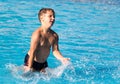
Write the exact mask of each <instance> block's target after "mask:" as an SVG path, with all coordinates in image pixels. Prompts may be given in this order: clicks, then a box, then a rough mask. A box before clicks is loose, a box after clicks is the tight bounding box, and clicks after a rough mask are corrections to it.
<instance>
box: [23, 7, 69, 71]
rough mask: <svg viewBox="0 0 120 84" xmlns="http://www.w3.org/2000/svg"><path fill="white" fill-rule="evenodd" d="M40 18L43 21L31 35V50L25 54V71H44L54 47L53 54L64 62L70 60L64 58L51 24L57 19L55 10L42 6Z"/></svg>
mask: <svg viewBox="0 0 120 84" xmlns="http://www.w3.org/2000/svg"><path fill="white" fill-rule="evenodd" d="M38 18H39V20H40V22H41V27H39V28H38V29H37V30H36V31H35V32H33V34H32V37H31V44H30V50H29V51H28V54H27V55H26V56H25V60H24V62H25V71H30V70H32V71H44V69H45V68H46V67H48V64H47V58H48V56H49V54H50V48H51V47H52V52H53V55H54V56H55V57H56V58H57V59H58V60H60V61H61V62H62V63H66V62H68V60H69V58H64V57H63V56H62V55H61V53H60V51H59V47H58V39H59V38H58V35H57V33H55V32H54V31H53V30H52V29H51V26H52V25H53V24H54V21H55V12H54V10H53V9H51V8H42V9H41V10H40V11H39V13H38Z"/></svg>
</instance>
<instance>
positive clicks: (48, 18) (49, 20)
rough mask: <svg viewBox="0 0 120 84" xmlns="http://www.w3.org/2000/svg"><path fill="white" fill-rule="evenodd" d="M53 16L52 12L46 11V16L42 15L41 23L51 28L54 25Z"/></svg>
mask: <svg viewBox="0 0 120 84" xmlns="http://www.w3.org/2000/svg"><path fill="white" fill-rule="evenodd" d="M54 21H55V16H54V14H53V12H52V11H47V13H46V14H43V15H42V18H41V22H42V23H43V24H45V25H46V26H48V27H51V26H52V25H53V24H54Z"/></svg>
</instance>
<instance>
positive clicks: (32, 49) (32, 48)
mask: <svg viewBox="0 0 120 84" xmlns="http://www.w3.org/2000/svg"><path fill="white" fill-rule="evenodd" d="M38 40H39V32H34V33H33V35H32V37H31V44H30V57H29V60H28V68H30V69H31V68H32V64H33V60H34V52H35V50H36V48H37V45H38Z"/></svg>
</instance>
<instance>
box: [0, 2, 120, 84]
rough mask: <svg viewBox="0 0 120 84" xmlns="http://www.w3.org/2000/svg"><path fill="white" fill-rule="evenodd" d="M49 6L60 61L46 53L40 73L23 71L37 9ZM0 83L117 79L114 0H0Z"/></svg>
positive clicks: (86, 83) (118, 7)
mask: <svg viewBox="0 0 120 84" xmlns="http://www.w3.org/2000/svg"><path fill="white" fill-rule="evenodd" d="M43 7H50V8H53V9H54V10H55V12H56V22H55V24H54V26H53V27H52V29H53V30H54V31H56V32H57V33H58V35H59V38H60V39H59V47H60V51H61V53H62V54H63V56H65V57H69V58H71V62H70V63H68V64H66V65H62V64H61V63H60V62H59V61H58V60H56V59H55V57H54V56H53V55H52V53H51V54H50V56H49V58H48V64H49V68H47V69H46V71H47V72H46V73H45V74H44V73H37V72H34V73H30V72H28V73H24V71H23V61H24V56H25V55H26V53H27V51H28V49H29V46H30V36H31V34H32V32H33V31H34V30H35V29H37V28H38V27H39V26H40V23H39V21H38V18H37V13H38V11H39V9H41V8H43ZM0 84H120V1H119V0H29V1H28V0H20V1H18V0H0Z"/></svg>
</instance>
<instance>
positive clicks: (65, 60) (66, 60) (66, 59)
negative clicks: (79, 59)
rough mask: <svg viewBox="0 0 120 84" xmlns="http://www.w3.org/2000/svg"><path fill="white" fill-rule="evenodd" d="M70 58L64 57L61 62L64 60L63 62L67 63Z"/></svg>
mask: <svg viewBox="0 0 120 84" xmlns="http://www.w3.org/2000/svg"><path fill="white" fill-rule="evenodd" d="M69 60H70V58H62V59H61V62H62V64H67V63H69Z"/></svg>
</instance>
